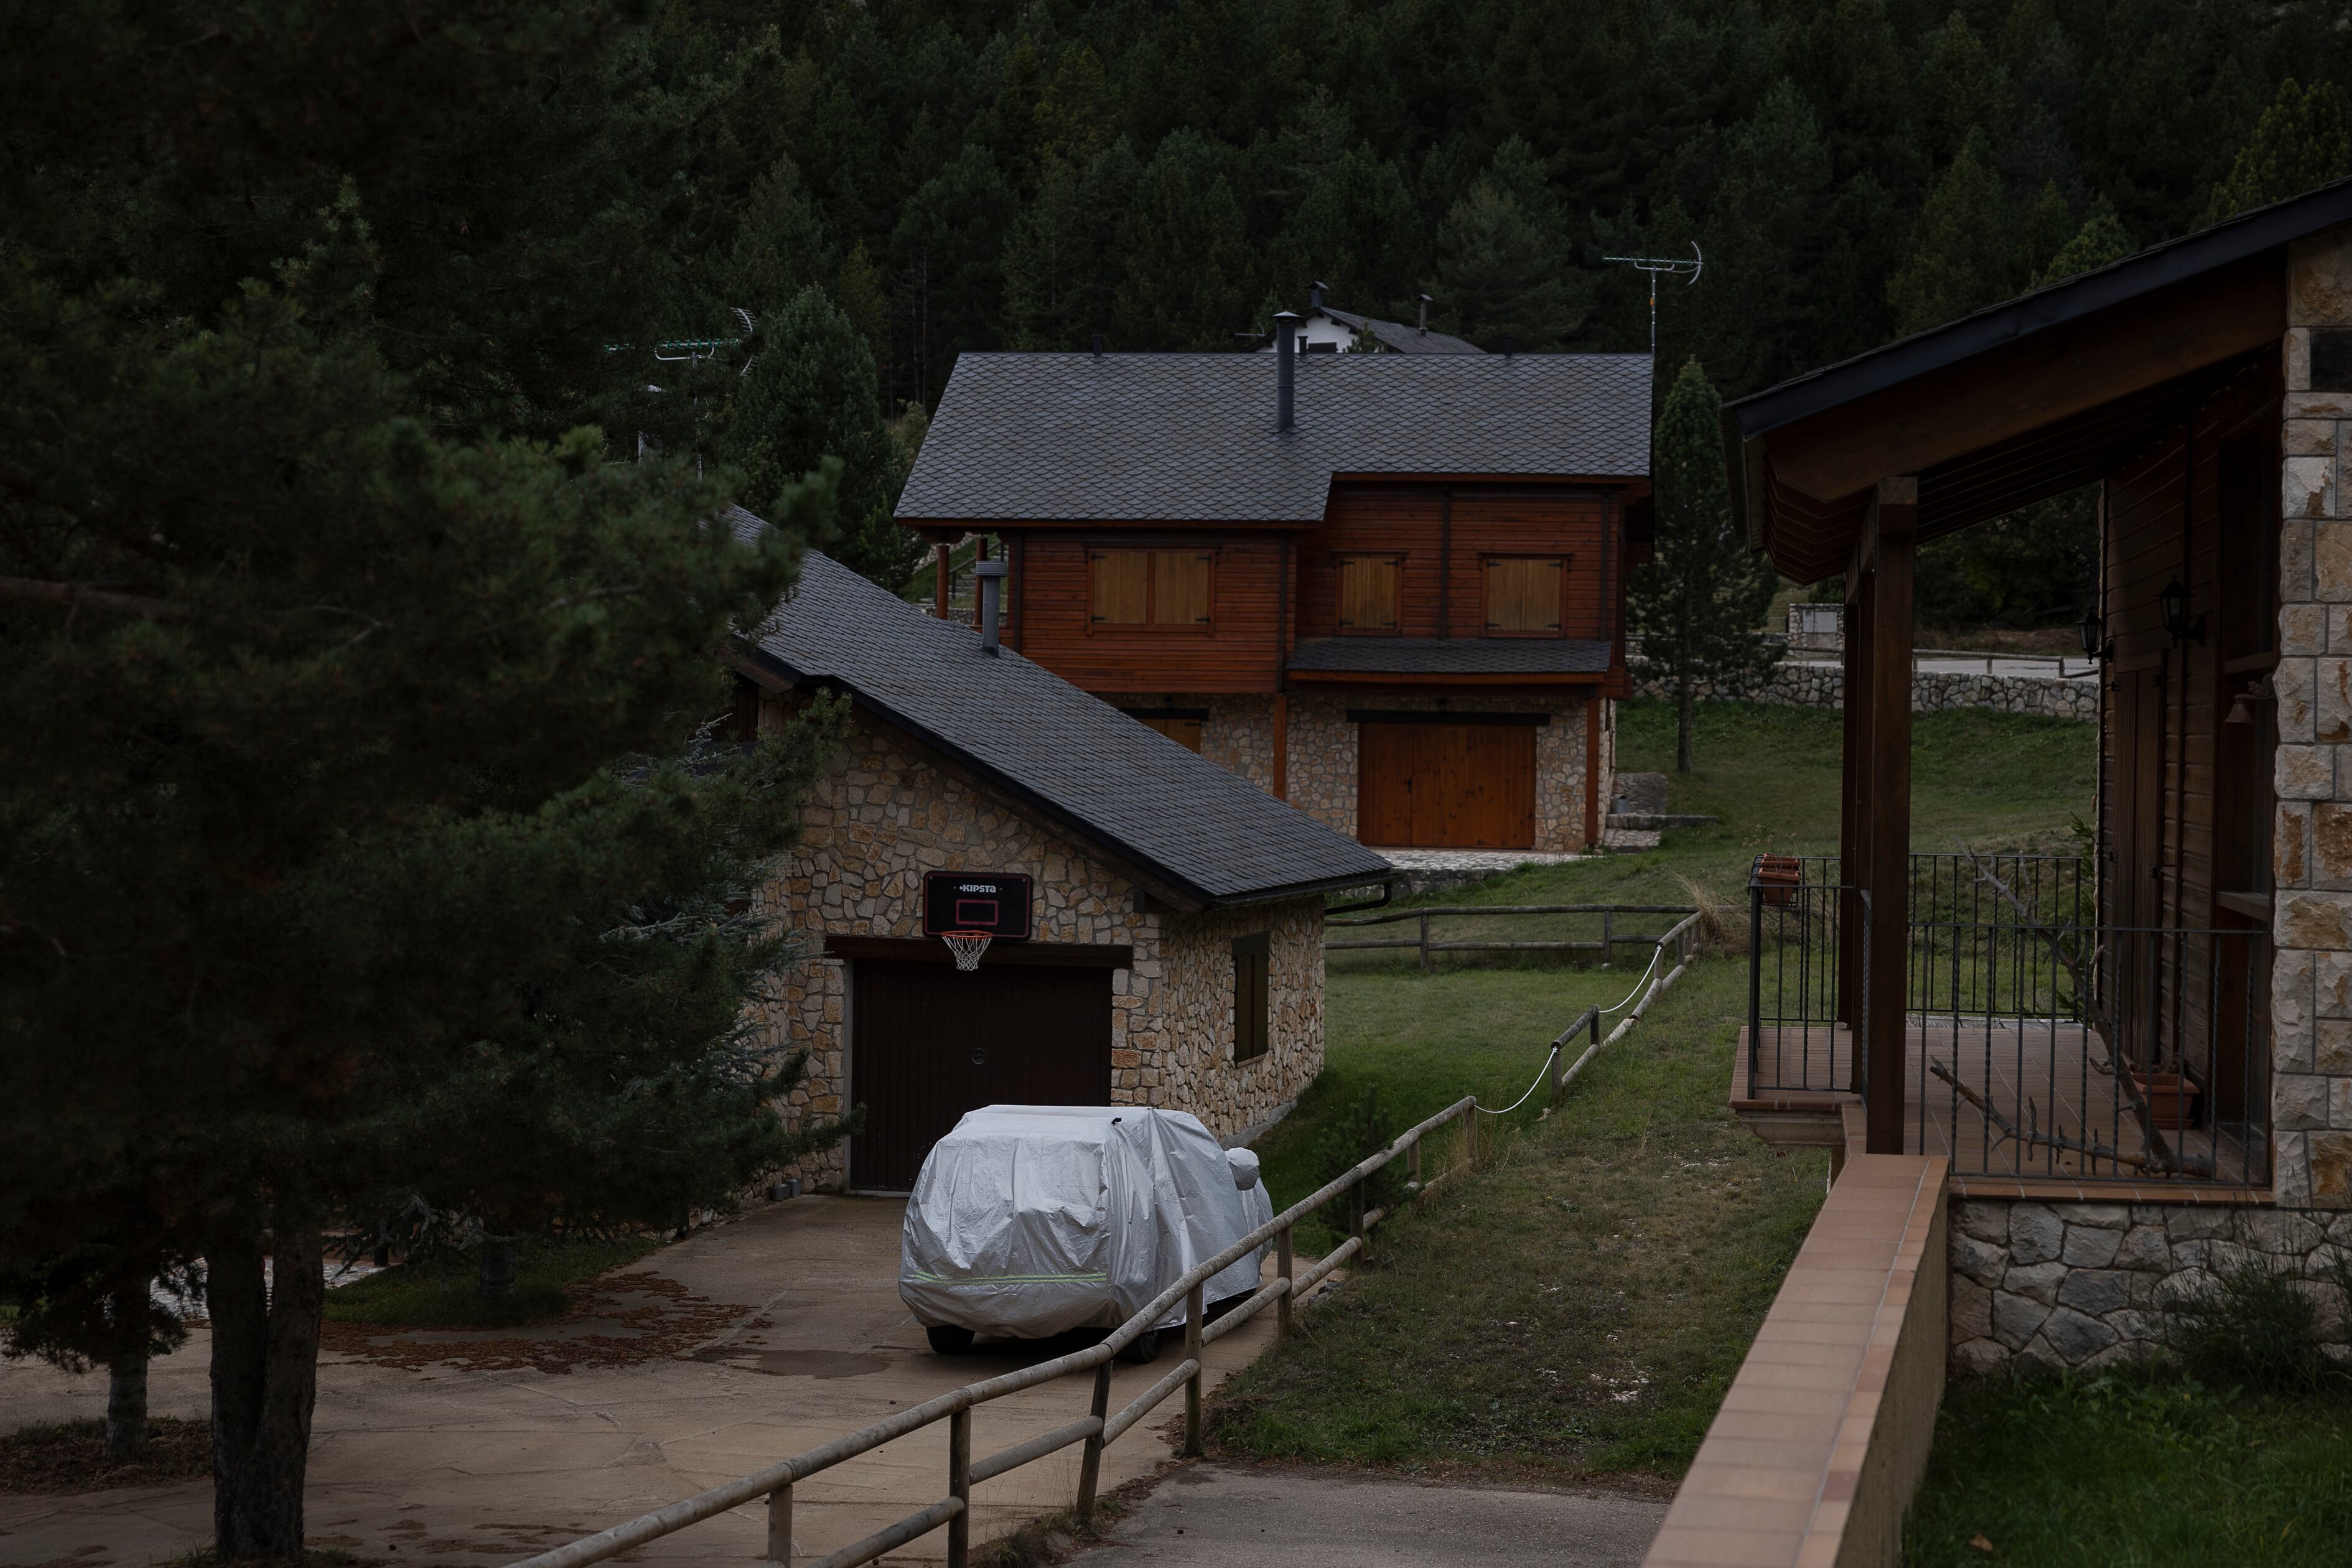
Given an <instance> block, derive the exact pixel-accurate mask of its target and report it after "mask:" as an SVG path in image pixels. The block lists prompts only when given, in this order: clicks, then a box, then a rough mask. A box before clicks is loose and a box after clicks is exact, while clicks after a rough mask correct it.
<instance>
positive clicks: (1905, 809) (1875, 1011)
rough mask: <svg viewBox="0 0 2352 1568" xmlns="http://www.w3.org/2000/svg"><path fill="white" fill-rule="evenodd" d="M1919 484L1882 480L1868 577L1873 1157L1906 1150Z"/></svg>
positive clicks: (1873, 513) (1871, 524) (1869, 1112)
mask: <svg viewBox="0 0 2352 1568" xmlns="http://www.w3.org/2000/svg"><path fill="white" fill-rule="evenodd" d="M1918 514H1919V481H1918V480H1917V479H1881V480H1879V481H1878V493H1877V495H1876V496H1875V497H1874V499H1873V500H1872V503H1871V509H1870V519H1869V521H1868V523H1867V525H1866V526H1867V527H1868V529H1869V531H1870V536H1871V542H1872V550H1873V554H1874V560H1873V563H1872V567H1871V573H1870V579H1871V585H1870V622H1871V626H1870V642H1871V654H1870V662H1871V671H1870V758H1871V762H1870V800H1869V813H1870V824H1869V832H1870V847H1869V857H1870V866H1869V876H1868V879H1867V881H1866V883H1865V885H1866V886H1867V887H1868V888H1869V889H1870V1040H1869V1043H1868V1045H1867V1047H1865V1048H1866V1049H1867V1050H1868V1052H1869V1068H1868V1071H1869V1087H1868V1096H1867V1100H1866V1102H1865V1105H1864V1111H1865V1113H1866V1116H1867V1121H1868V1127H1869V1140H1868V1143H1867V1148H1868V1150H1869V1152H1871V1153H1873V1154H1900V1153H1901V1152H1903V1047H1904V1022H1903V1015H1904V1002H1905V1000H1906V990H1907V986H1906V981H1907V979H1908V970H1909V967H1910V964H1909V959H1910V921H1911V577H1912V560H1913V554H1914V552H1915V550H1916V544H1915V542H1914V538H1913V534H1914V531H1915V528H1916V522H1917V519H1918Z"/></svg>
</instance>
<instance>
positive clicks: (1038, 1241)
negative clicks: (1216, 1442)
mask: <svg viewBox="0 0 2352 1568" xmlns="http://www.w3.org/2000/svg"><path fill="white" fill-rule="evenodd" d="M1236 1153H1237V1154H1239V1155H1240V1156H1241V1158H1240V1159H1238V1160H1229V1159H1228V1158H1227V1156H1226V1153H1225V1151H1224V1150H1223V1149H1222V1148H1220V1147H1218V1145H1217V1141H1216V1139H1214V1138H1213V1137H1211V1136H1210V1134H1209V1130H1208V1129H1207V1128H1205V1127H1203V1126H1202V1125H1201V1122H1200V1120H1199V1119H1198V1118H1196V1117H1194V1116H1192V1115H1191V1114H1190V1113H1188V1112H1186V1111H1181V1110H1154V1109H1152V1108H1150V1107H1148V1106H1128V1105H1121V1106H1103V1107H1094V1106H1066V1105H991V1106H986V1107H983V1108H982V1109H981V1110H973V1111H968V1112H966V1113H965V1115H964V1118H963V1120H962V1121H959V1122H957V1123H956V1127H955V1131H952V1132H950V1133H949V1134H948V1135H947V1136H946V1137H945V1138H942V1139H940V1141H939V1142H938V1143H937V1144H936V1145H934V1146H933V1147H932V1149H931V1152H930V1154H929V1157H928V1158H926V1159H925V1160H924V1162H923V1169H922V1173H921V1174H920V1175H919V1176H917V1177H916V1178H915V1190H914V1193H913V1195H911V1196H910V1197H908V1200H907V1223H906V1229H905V1232H904V1237H903V1244H902V1246H901V1247H900V1249H899V1258H898V1295H899V1298H900V1300H904V1301H905V1302H906V1303H907V1305H908V1308H909V1309H911V1310H913V1312H914V1314H915V1317H916V1320H917V1321H919V1322H921V1323H922V1324H923V1325H924V1326H925V1327H927V1328H929V1327H938V1326H940V1325H954V1326H957V1327H961V1328H966V1329H970V1330H971V1331H973V1332H974V1333H980V1334H1000V1335H1008V1336H1012V1337H1015V1338H1021V1339H1044V1338H1045V1337H1047V1336H1048V1335H1052V1334H1058V1333H1061V1332H1063V1331H1066V1330H1069V1329H1078V1328H1104V1329H1108V1328H1116V1327H1117V1326H1118V1325H1119V1324H1120V1323H1123V1322H1125V1321H1127V1320H1128V1319H1129V1318H1131V1317H1133V1316H1134V1315H1135V1314H1136V1313H1137V1312H1138V1311H1140V1310H1142V1309H1143V1308H1144V1307H1145V1306H1147V1305H1149V1304H1150V1301H1151V1300H1152V1298H1153V1297H1155V1296H1157V1295H1159V1294H1160V1292H1161V1291H1162V1290H1165V1289H1168V1287H1169V1286H1171V1285H1173V1284H1174V1283H1175V1282H1176V1281H1177V1279H1180V1278H1181V1276H1182V1275H1183V1274H1184V1272H1185V1270H1187V1269H1189V1268H1192V1266H1193V1265H1194V1264H1196V1263H1200V1262H1203V1261H1205V1260H1207V1259H1208V1258H1213V1257H1214V1256H1216V1255H1217V1254H1218V1253H1220V1252H1222V1251H1223V1250H1224V1249H1225V1248H1226V1247H1230V1246H1232V1245H1233V1244H1234V1242H1236V1241H1239V1240H1240V1239H1241V1238H1242V1237H1244V1236H1246V1235H1248V1234H1249V1232H1250V1231H1252V1230H1254V1229H1255V1228H1256V1227H1257V1226H1260V1225H1262V1224H1264V1223H1265V1221H1267V1220H1269V1219H1271V1218H1273V1217H1274V1205H1273V1202H1272V1200H1271V1199H1270V1198H1269V1197H1268V1196H1267V1195H1266V1191H1265V1183H1263V1182H1260V1181H1258V1180H1257V1160H1256V1157H1255V1155H1251V1154H1249V1153H1248V1152H1246V1151H1236ZM1243 1180H1247V1181H1248V1183H1249V1186H1248V1188H1247V1189H1246V1190H1244V1188H1243V1187H1242V1186H1241V1185H1240V1183H1241V1182H1242V1181H1243ZM1264 1255H1265V1247H1263V1246H1260V1247H1257V1248H1255V1250H1253V1251H1252V1252H1250V1253H1249V1254H1248V1255H1247V1256H1245V1257H1244V1258H1242V1259H1241V1260H1240V1261H1238V1262H1236V1263H1234V1265H1233V1266H1232V1267H1231V1268H1226V1269H1224V1270H1223V1271H1221V1272H1220V1273H1218V1274H1217V1275H1216V1276H1215V1277H1214V1278H1213V1279H1211V1280H1210V1281H1209V1283H1208V1288H1207V1289H1206V1290H1205V1291H1204V1292H1203V1299H1204V1300H1209V1301H1220V1300H1226V1299H1228V1298H1231V1297H1235V1296H1246V1295H1248V1294H1249V1293H1250V1292H1251V1291H1253V1290H1255V1289H1257V1288H1258V1269H1259V1263H1260V1259H1261V1258H1263V1257H1264ZM1182 1321H1184V1303H1183V1301H1182V1300H1181V1299H1180V1300H1178V1301H1177V1303H1176V1305H1175V1307H1174V1308H1173V1309H1171V1311H1170V1312H1169V1313H1168V1315H1167V1316H1166V1317H1164V1318H1162V1319H1161V1320H1160V1322H1159V1323H1157V1324H1155V1325H1154V1327H1158V1328H1171V1327H1174V1326H1176V1325H1178V1324H1181V1322H1182Z"/></svg>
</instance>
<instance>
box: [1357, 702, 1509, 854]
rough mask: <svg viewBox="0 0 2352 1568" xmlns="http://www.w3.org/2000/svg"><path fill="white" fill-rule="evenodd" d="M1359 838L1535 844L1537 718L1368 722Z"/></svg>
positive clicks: (1362, 743)
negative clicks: (1494, 721) (1509, 721)
mask: <svg viewBox="0 0 2352 1568" xmlns="http://www.w3.org/2000/svg"><path fill="white" fill-rule="evenodd" d="M1356 759H1357V760H1356V837H1358V838H1359V839H1360V840H1361V841H1362V842H1364V843H1366V844H1381V845H1386V846H1389V847H1391V848H1400V849H1528V848H1532V847H1534V845H1535V841H1536V731H1535V726H1533V725H1531V724H1479V723H1465V724H1415V723H1378V722H1367V723H1365V724H1363V725H1361V726H1360V728H1359V732H1358V737H1357V751H1356Z"/></svg>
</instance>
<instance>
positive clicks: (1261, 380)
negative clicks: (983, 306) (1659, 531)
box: [898, 319, 1650, 852]
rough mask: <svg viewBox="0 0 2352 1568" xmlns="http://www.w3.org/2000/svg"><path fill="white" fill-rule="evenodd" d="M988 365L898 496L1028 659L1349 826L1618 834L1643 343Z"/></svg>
mask: <svg viewBox="0 0 2352 1568" xmlns="http://www.w3.org/2000/svg"><path fill="white" fill-rule="evenodd" d="M1294 324H1295V319H1286V321H1284V322H1282V323H1281V325H1282V327H1283V331H1284V342H1285V345H1286V346H1285V348H1283V349H1282V350H1280V351H1278V352H1277V353H1274V354H1271V355H1259V354H1105V353H1095V354H1083V353H1081V354H966V355H964V356H963V357H962V359H961V360H960V361H959V362H958V365H957V369H956V372H955V374H954V376H953V378H952V379H951V380H950V383H949V385H948V389H947V392H946V395H944V396H943V397H942V399H941V401H940V409H939V413H938V415H937V416H935V417H934V419H933V421H932V425H931V429H930V434H929V437H927V438H926V440H925V442H924V446H923V450H922V453H921V455H920V456H919V458H918V460H917V463H916V467H915V470H914V472H913V474H912V476H911V477H910V478H909V479H908V485H907V488H906V490H905V493H904V495H903V496H902V498H901V500H900V501H899V505H898V520H899V521H900V522H901V523H902V524H904V525H906V526H908V527H909V528H913V529H916V530H918V531H921V532H923V533H924V534H925V535H926V536H927V537H929V538H932V539H934V540H935V541H938V542H941V543H942V544H945V543H946V542H950V541H952V540H955V539H960V538H961V537H963V536H964V535H966V534H968V533H971V532H982V533H985V534H989V535H992V536H993V537H995V538H996V539H997V540H999V541H1001V542H1002V543H1001V558H1002V559H1003V561H1004V562H1005V563H1006V564H1007V566H1008V567H1009V571H1010V576H1009V579H1008V581H1007V584H1006V587H1005V590H1004V605H1005V611H1004V614H1005V622H1004V637H1005V640H1006V643H1007V646H1009V647H1016V648H1018V649H1019V650H1020V651H1021V652H1022V653H1023V654H1024V655H1025V656H1027V657H1028V658H1032V659H1034V660H1035V661H1036V662H1037V663H1039V664H1041V665H1044V666H1045V668H1049V669H1052V670H1053V671H1055V673H1056V674H1058V675H1060V676H1062V677H1063V678H1064V679H1067V680H1069V681H1071V682H1072V683H1074V684H1076V685H1077V686H1079V687H1082V688H1083V689H1086V690H1087V691H1089V692H1092V693H1094V694H1096V695H1097V696H1098V697H1100V698H1101V699H1102V700H1105V701H1107V702H1109V703H1111V704H1113V705H1115V706H1117V707H1118V708H1120V709H1122V710H1125V711H1127V712H1128V713H1129V714H1130V715H1132V716H1133V717H1135V718H1136V719H1138V720H1139V721H1141V722H1143V723H1145V724H1147V725H1149V726H1150V727H1152V728H1154V729H1156V730H1158V731H1160V732H1161V733H1162V734H1165V735H1167V736H1169V737H1170V738H1171V739H1173V740H1175V741H1177V742H1179V743H1181V744H1182V745H1184V746H1187V747H1189V748H1191V749H1192V750H1194V751H1196V752H1200V753H1201V754H1202V756H1205V757H1207V758H1209V759H1211V760H1212V761H1213V762H1215V763H1218V764H1219V765H1220V766H1222V767H1224V768H1226V769H1227V770H1229V771H1231V772H1232V773H1234V774H1236V775H1237V776H1240V777H1242V778H1244V779H1247V780H1249V781H1250V782H1251V783H1252V784H1255V785H1256V786H1257V787H1258V788H1260V789H1262V790H1264V791H1265V792H1266V793H1268V794H1270V795H1275V796H1276V797H1277V798H1280V799H1284V800H1286V801H1289V802H1291V803H1292V804H1294V805H1297V806H1298V807H1299V808H1300V809H1301V810H1303V811H1305V812H1307V813H1308V814H1309V815H1311V816H1314V817H1316V818H1317V819H1318V820H1319V821H1321V822H1323V823H1325V824H1327V825H1328V826H1330V827H1331V828H1333V829H1334V830H1335V831H1337V832H1339V833H1342V834H1345V835H1347V836H1349V837H1353V838H1356V839H1358V840H1359V841H1360V842H1362V843H1364V844H1367V845H1373V846H1379V847H1394V848H1469V849H1498V850H1502V849H1521V850H1532V851H1549V852H1566V851H1576V850H1580V849H1583V848H1586V847H1590V846H1591V845H1594V844H1596V843H1597V842H1598V841H1599V839H1600V836H1601V822H1602V817H1603V816H1604V814H1605V812H1606V810H1607V800H1608V797H1609V795H1610V793H1611V778H1612V774H1613V772H1614V763H1613V746H1614V738H1615V736H1614V732H1615V721H1614V711H1613V707H1612V702H1613V700H1614V699H1616V698H1617V697H1619V696H1622V694H1623V693H1624V690H1625V687H1626V681H1625V659H1624V636H1623V631H1624V617H1623V603H1624V585H1625V577H1626V574H1627V572H1628V571H1629V570H1630V569H1631V567H1632V566H1633V565H1634V564H1636V563H1638V562H1639V561H1640V560H1641V559H1643V553H1644V552H1645V551H1646V549H1647V541H1648V535H1649V530H1648V504H1649V478H1648V468H1649V398H1650V366H1649V361H1648V360H1647V358H1646V357H1643V356H1634V355H1566V354H1551V355H1532V354H1530V355H1500V354H1478V353H1462V354H1427V355H1403V354H1341V355H1325V354H1300V353H1296V352H1295V350H1296V343H1295V342H1294V341H1293V334H1292V333H1291V332H1290V331H1289V329H1290V328H1291V326H1293V325H1294Z"/></svg>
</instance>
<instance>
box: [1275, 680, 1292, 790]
mask: <svg viewBox="0 0 2352 1568" xmlns="http://www.w3.org/2000/svg"><path fill="white" fill-rule="evenodd" d="M1274 798H1275V799H1276V800H1288V799H1289V798H1290V694H1289V693H1288V692H1286V691H1277V692H1276V693H1275V694H1274Z"/></svg>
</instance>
